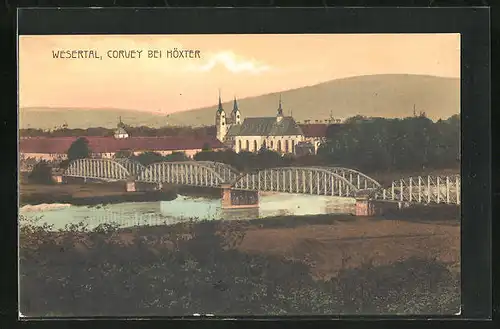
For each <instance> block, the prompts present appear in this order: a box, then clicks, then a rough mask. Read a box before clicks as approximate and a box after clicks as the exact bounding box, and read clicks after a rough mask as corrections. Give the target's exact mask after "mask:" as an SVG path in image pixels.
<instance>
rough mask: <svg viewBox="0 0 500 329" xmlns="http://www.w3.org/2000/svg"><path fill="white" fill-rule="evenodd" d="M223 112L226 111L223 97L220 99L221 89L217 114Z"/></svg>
mask: <svg viewBox="0 0 500 329" xmlns="http://www.w3.org/2000/svg"><path fill="white" fill-rule="evenodd" d="M223 111H224V109H223V108H222V100H221V97H220V89H219V106H218V107H217V112H218V113H221V112H223Z"/></svg>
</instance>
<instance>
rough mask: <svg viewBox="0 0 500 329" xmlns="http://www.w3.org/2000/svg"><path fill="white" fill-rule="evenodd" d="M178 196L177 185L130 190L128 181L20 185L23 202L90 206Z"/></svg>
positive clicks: (163, 199)
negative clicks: (128, 190) (158, 188)
mask: <svg viewBox="0 0 500 329" xmlns="http://www.w3.org/2000/svg"><path fill="white" fill-rule="evenodd" d="M175 198H177V192H176V190H175V189H174V188H164V189H163V190H151V189H149V190H143V191H138V192H127V191H126V187H125V183H123V182H113V183H88V184H53V185H42V184H28V183H21V184H20V185H19V203H20V206H21V207H22V206H26V205H31V206H33V205H40V204H71V205H75V206H83V205H86V206H89V205H98V204H110V203H122V202H148V201H170V200H174V199H175Z"/></svg>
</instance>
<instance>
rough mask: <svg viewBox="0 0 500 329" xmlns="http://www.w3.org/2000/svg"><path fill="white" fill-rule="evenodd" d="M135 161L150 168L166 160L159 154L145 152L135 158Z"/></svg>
mask: <svg viewBox="0 0 500 329" xmlns="http://www.w3.org/2000/svg"><path fill="white" fill-rule="evenodd" d="M135 160H137V161H139V163H141V164H142V165H143V166H149V165H150V164H153V163H157V162H162V161H163V160H164V158H163V156H162V155H161V154H160V153H157V152H144V153H141V154H139V155H138V156H137V157H135Z"/></svg>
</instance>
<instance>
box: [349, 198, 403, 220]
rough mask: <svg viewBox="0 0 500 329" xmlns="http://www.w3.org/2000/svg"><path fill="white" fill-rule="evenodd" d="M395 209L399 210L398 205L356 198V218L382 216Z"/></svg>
mask: <svg viewBox="0 0 500 329" xmlns="http://www.w3.org/2000/svg"><path fill="white" fill-rule="evenodd" d="M395 208H398V204H397V203H393V202H382V201H377V200H371V199H369V198H356V216H381V215H383V214H384V212H385V211H386V210H389V209H395Z"/></svg>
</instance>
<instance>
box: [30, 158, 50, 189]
mask: <svg viewBox="0 0 500 329" xmlns="http://www.w3.org/2000/svg"><path fill="white" fill-rule="evenodd" d="M28 180H29V181H30V182H31V183H35V184H53V183H54V180H53V178H52V168H51V167H50V166H49V164H48V163H47V162H46V161H44V160H42V161H40V162H38V163H37V164H36V165H35V166H34V167H33V169H32V170H31V172H30V174H29V175H28Z"/></svg>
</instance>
